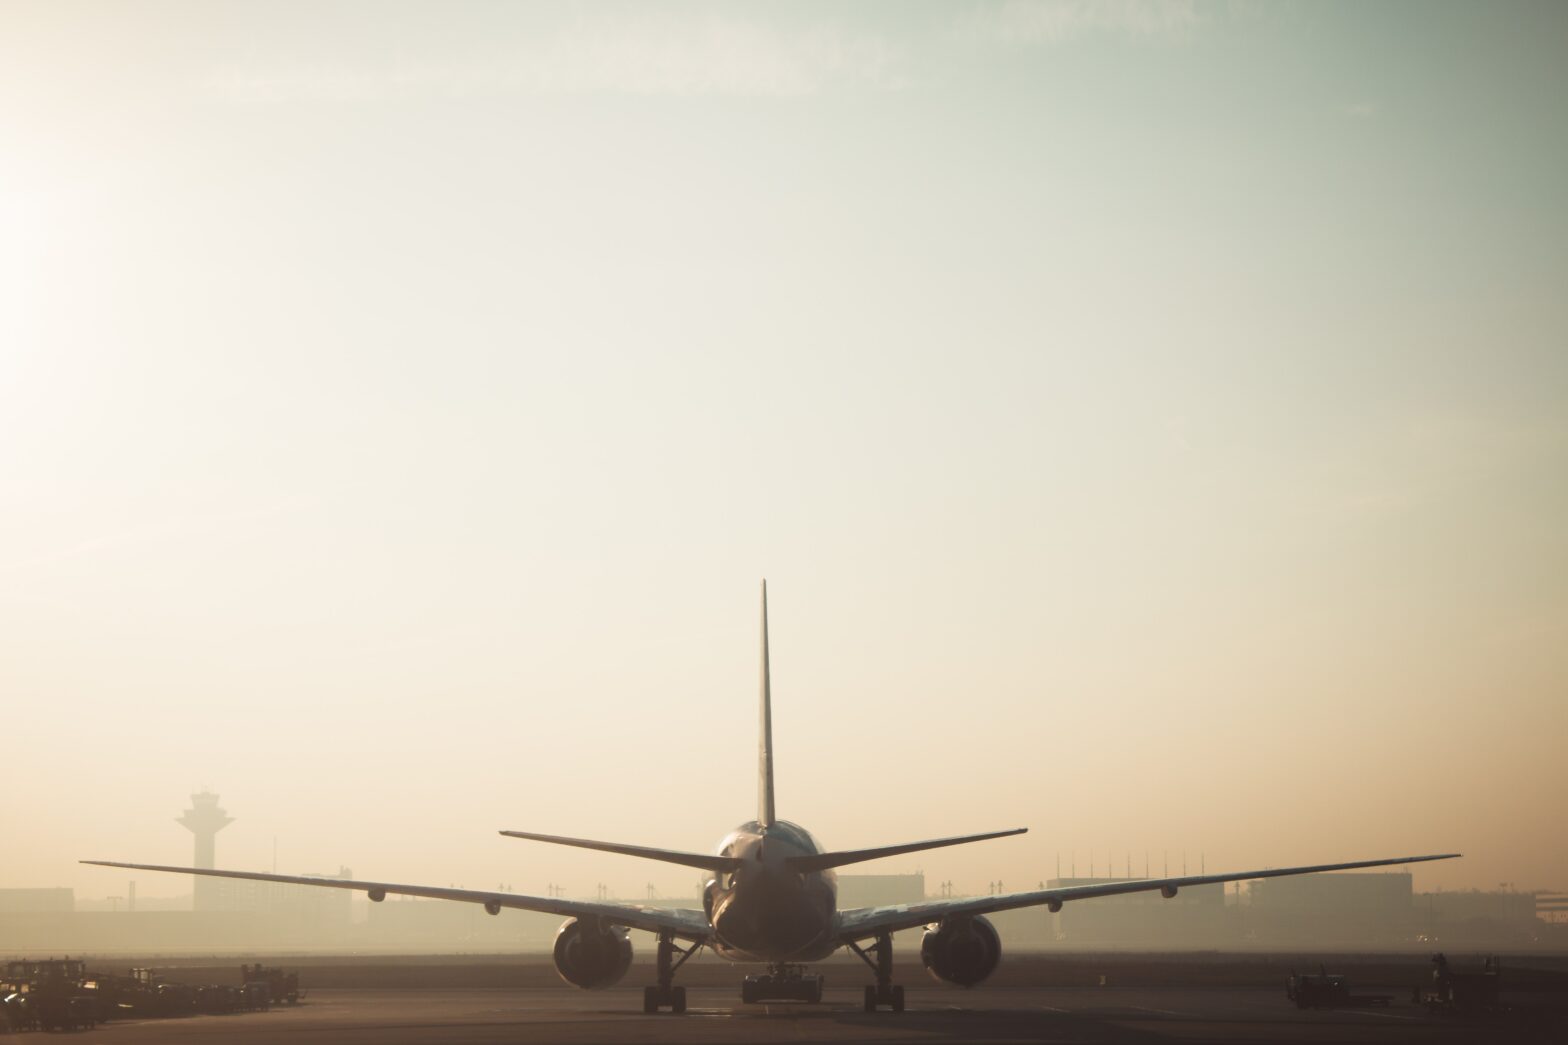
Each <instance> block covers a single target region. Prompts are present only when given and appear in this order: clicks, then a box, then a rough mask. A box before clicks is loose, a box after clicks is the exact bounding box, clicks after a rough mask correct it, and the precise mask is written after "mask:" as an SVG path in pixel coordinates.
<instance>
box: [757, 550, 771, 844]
mask: <svg viewBox="0 0 1568 1045" xmlns="http://www.w3.org/2000/svg"><path fill="white" fill-rule="evenodd" d="M759 728H760V730H761V735H760V737H759V739H758V741H757V823H758V824H760V825H761V826H763V827H769V826H771V825H772V824H773V692H772V684H771V683H770V681H769V677H768V582H767V581H766V580H764V581H763V582H762V721H761V723H760V727H759Z"/></svg>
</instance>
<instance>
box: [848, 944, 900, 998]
mask: <svg viewBox="0 0 1568 1045" xmlns="http://www.w3.org/2000/svg"><path fill="white" fill-rule="evenodd" d="M849 948H850V950H852V951H854V952H855V953H856V954H857V955H859V956H860V960H861V961H863V962H865V963H866V964H867V965H869V966H870V967H871V971H872V972H874V973H876V974H877V982H876V984H875V985H868V986H867V987H866V1011H867V1012H876V1011H877V1010H878V1009H880V1008H881V1007H882V1006H884V1005H886V1006H887V1007H888V1008H890V1009H892V1010H893V1011H894V1012H903V1011H904V988H903V987H902V986H895V985H894V983H893V935H892V934H891V933H878V934H877V942H876V943H874V944H872V945H871V946H870V947H868V948H864V949H862V948H861V946H860V945H859V944H858V943H856V942H855V941H853V940H851V941H850V942H849ZM867 952H869V953H867ZM872 955H875V956H876V958H875V960H873V959H872Z"/></svg>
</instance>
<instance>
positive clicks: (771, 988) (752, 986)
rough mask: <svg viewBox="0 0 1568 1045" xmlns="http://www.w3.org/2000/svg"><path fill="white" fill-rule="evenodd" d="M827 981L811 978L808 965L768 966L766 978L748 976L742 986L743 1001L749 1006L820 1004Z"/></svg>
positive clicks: (775, 964)
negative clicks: (784, 1003) (771, 1003)
mask: <svg viewBox="0 0 1568 1045" xmlns="http://www.w3.org/2000/svg"><path fill="white" fill-rule="evenodd" d="M826 982H827V981H826V980H825V979H824V978H823V977H821V976H807V975H806V967H805V966H804V965H790V964H789V963H787V962H774V963H773V964H771V965H769V966H768V973H767V975H766V976H748V977H746V979H745V980H743V981H742V982H741V985H740V1000H741V1001H743V1002H745V1003H746V1004H747V1005H751V1004H754V1003H756V1002H759V1001H805V1002H812V1003H813V1004H814V1003H816V1002H820V1001H821V1000H822V987H823V985H824V984H825V983H826Z"/></svg>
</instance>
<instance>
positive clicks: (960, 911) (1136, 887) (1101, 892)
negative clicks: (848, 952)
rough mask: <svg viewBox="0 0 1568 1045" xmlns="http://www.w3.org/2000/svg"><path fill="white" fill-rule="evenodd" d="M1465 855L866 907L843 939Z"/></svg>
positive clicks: (844, 919) (844, 926) (843, 926)
mask: <svg viewBox="0 0 1568 1045" xmlns="http://www.w3.org/2000/svg"><path fill="white" fill-rule="evenodd" d="M1459 855H1461V854H1459V853H1441V854H1438V855H1436V856H1401V857H1394V858H1390V859H1387V860H1357V861H1355V862H1353V863H1346V864H1318V865H1316V866H1313V867H1275V868H1270V869H1268V870H1263V871H1242V872H1239V873H1237V874H1200V875H1188V876H1184V877H1181V878H1143V879H1134V880H1130V881H1118V882H1100V883H1097V884H1095V885H1071V886H1065V887H1063V888H1060V889H1040V890H1035V891H1033V892H1027V893H1005V894H1003V895H1001V896H974V897H969V898H967V899H955V900H932V901H929V902H927V903H916V904H895V905H892V906H889V907H860V908H856V909H854V910H849V911H840V912H839V938H840V939H841V940H843V941H845V942H848V941H850V940H861V939H865V938H866V937H869V936H876V935H877V934H879V933H889V932H898V931H900V930H902V929H914V928H916V927H918V926H922V925H929V924H931V923H933V922H939V921H941V920H942V919H943V918H950V917H952V916H954V915H976V914H990V913H992V912H993V911H1010V910H1013V909H1015V908H1018V907H1037V906H1040V905H1045V906H1048V907H1050V908H1051V909H1052V910H1053V911H1054V910H1058V909H1059V908H1060V907H1061V905H1062V904H1064V903H1067V902H1068V901H1070V900H1088V899H1090V898H1092V897H1096V896H1119V895H1121V894H1123V893H1142V892H1153V891H1155V890H1160V891H1161V892H1163V893H1164V894H1165V895H1166V897H1167V898H1169V897H1172V896H1175V895H1176V891H1177V890H1178V889H1181V888H1185V887H1187V886H1193V885H1215V884H1217V883H1220V882H1241V881H1247V880H1249V879H1253V878H1280V877H1283V876H1285V875H1296V874H1316V873H1317V872H1319V871H1348V870H1351V869H1352V868H1357V867H1387V866H1389V865H1391V864H1416V863H1422V862H1424V861H1427V860H1451V859H1453V858H1454V857H1456V856H1459Z"/></svg>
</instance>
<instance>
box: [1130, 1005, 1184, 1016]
mask: <svg viewBox="0 0 1568 1045" xmlns="http://www.w3.org/2000/svg"><path fill="white" fill-rule="evenodd" d="M1127 1007H1128V1008H1129V1009H1136V1010H1137V1011H1138V1012H1152V1013H1154V1014H1155V1015H1156V1016H1186V1015H1189V1014H1188V1013H1185V1012H1172V1011H1171V1010H1170V1009H1151V1008H1149V1007H1148V1006H1147V1005H1129V1006H1127Z"/></svg>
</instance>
